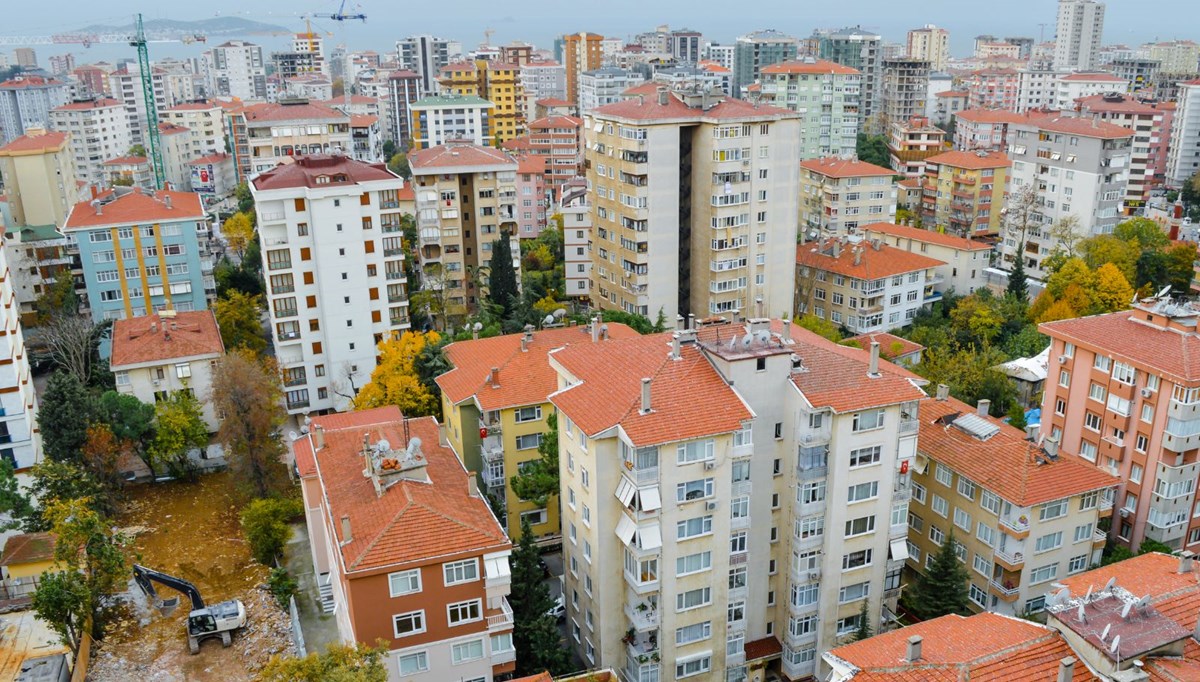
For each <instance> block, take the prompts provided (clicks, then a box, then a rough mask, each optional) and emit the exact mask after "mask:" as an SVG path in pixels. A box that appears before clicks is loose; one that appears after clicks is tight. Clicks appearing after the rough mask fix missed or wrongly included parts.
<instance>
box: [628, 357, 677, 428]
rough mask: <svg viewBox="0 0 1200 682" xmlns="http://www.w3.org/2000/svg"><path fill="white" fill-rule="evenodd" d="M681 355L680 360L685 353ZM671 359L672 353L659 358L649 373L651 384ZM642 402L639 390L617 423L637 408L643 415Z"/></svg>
mask: <svg viewBox="0 0 1200 682" xmlns="http://www.w3.org/2000/svg"><path fill="white" fill-rule="evenodd" d="M679 357H680V360H682V359H683V354H682V353H680V356H679ZM670 359H671V355H670V353H665V354H664V355H663V357H662V358H661V359H660V360H659V362H658V365H657V366H656V367H654V370H653V371H652V372H649V375H650V376H649V378H650V380H651V385H653V380H654V379H655V378H656V377H657V376H658V375H659V374H660V373H661V372H662V369H663V367H665V366H666V364H667V361H668V360H670ZM639 381H640V379H639ZM640 402H641V393H640V392H638V393H637V395H635V396H634V398H633V399H632V400H630V401H629V407H628V408H627V409H626V410H625V411H624V412H622V413H621V415H620V416H618V417H617V420H616V423H617V424H620V423H621V422H623V421H625V419H626V418H627V417H629V416H630V413H631V412H632V411H634V410H635V409H636V410H637V412H638V415H639V416H640V415H641V409H640V407H641V406H640Z"/></svg>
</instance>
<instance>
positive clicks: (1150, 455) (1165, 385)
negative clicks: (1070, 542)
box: [1040, 298, 1200, 551]
mask: <svg viewBox="0 0 1200 682" xmlns="http://www.w3.org/2000/svg"><path fill="white" fill-rule="evenodd" d="M1197 320H1200V311H1197V309H1196V307H1195V306H1194V305H1193V304H1191V303H1179V302H1175V301H1172V300H1170V299H1169V298H1162V299H1157V298H1150V299H1143V300H1141V301H1138V302H1136V303H1134V305H1133V307H1132V308H1131V309H1130V310H1125V311H1121V312H1117V313H1110V314H1107V315H1096V316H1091V317H1082V318H1078V319H1074V320H1063V321H1061V322H1054V323H1048V324H1044V325H1041V327H1040V329H1041V331H1042V333H1043V334H1046V335H1048V336H1049V337H1050V339H1051V346H1050V376H1049V377H1047V380H1046V386H1045V393H1044V397H1043V399H1042V408H1043V410H1042V415H1043V416H1042V432H1043V433H1044V434H1046V438H1047V439H1048V440H1051V441H1057V442H1058V443H1060V444H1061V447H1062V449H1064V450H1066V451H1069V452H1078V453H1079V456H1080V457H1081V458H1083V459H1084V460H1087V461H1088V462H1089V463H1091V464H1093V465H1094V466H1095V467H1097V468H1098V469H1101V470H1104V471H1107V472H1109V473H1111V474H1114V475H1116V476H1117V477H1118V478H1119V479H1120V482H1119V486H1118V490H1117V496H1116V501H1115V507H1116V509H1117V513H1116V514H1115V515H1114V516H1113V522H1112V532H1111V535H1112V537H1113V539H1114V540H1115V541H1117V542H1120V543H1121V544H1127V545H1128V546H1129V547H1131V548H1134V547H1138V546H1139V545H1140V544H1141V543H1142V542H1143V541H1144V540H1147V539H1152V540H1157V541H1159V542H1162V543H1164V544H1166V545H1168V546H1170V547H1172V548H1174V549H1190V550H1191V551H1195V550H1196V549H1197V545H1198V544H1200V517H1197V515H1196V513H1195V509H1196V490H1195V489H1196V481H1197V477H1198V476H1200V460H1198V459H1197V455H1198V453H1200V443H1198V442H1197V441H1198V438H1200V435H1198V434H1200V419H1198V418H1197V410H1198V408H1200V377H1197V376H1196V373H1195V371H1194V370H1192V369H1191V368H1190V367H1189V365H1188V359H1189V358H1190V357H1191V356H1192V354H1193V353H1194V352H1195V348H1196V347H1197V345H1198V344H1200V338H1198V337H1197V336H1196V331H1195V325H1196V322H1197ZM1163 344H1166V345H1165V346H1164V345H1163ZM1166 347H1170V348H1172V349H1173V350H1172V351H1158V350H1156V349H1160V348H1166ZM1056 370H1057V371H1056Z"/></svg>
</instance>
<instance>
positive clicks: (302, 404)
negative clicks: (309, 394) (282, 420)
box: [287, 398, 309, 410]
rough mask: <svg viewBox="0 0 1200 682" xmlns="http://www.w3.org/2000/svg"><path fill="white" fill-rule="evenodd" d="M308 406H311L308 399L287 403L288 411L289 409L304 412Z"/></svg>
mask: <svg viewBox="0 0 1200 682" xmlns="http://www.w3.org/2000/svg"><path fill="white" fill-rule="evenodd" d="M308 406H309V402H308V398H299V399H296V400H288V401H287V409H289V410H302V409H304V408H306V407H308Z"/></svg>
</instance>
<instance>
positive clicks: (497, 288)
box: [488, 231, 520, 320]
mask: <svg viewBox="0 0 1200 682" xmlns="http://www.w3.org/2000/svg"><path fill="white" fill-rule="evenodd" d="M488 268H489V272H490V275H489V280H488V300H489V301H490V302H492V303H493V304H495V305H498V306H500V307H501V308H502V309H503V311H504V312H503V313H502V314H501V316H500V317H501V319H505V320H507V319H508V318H509V317H511V316H512V312H513V306H514V305H516V302H517V298H518V297H519V296H520V291H518V290H517V271H516V270H515V269H514V268H513V264H512V246H511V245H510V244H509V240H508V232H504V231H501V232H500V238H499V239H497V240H496V241H494V242H492V259H491V260H490V261H489V262H488Z"/></svg>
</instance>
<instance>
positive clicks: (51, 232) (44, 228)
mask: <svg viewBox="0 0 1200 682" xmlns="http://www.w3.org/2000/svg"><path fill="white" fill-rule="evenodd" d="M3 200H4V198H3V197H0V201H3ZM8 227H9V231H7V232H5V233H4V238H5V239H9V240H11V241H14V242H21V243H24V244H28V243H30V242H44V241H50V240H54V239H65V237H64V236H63V234H62V233H61V232H59V231H58V228H57V227H55V226H54V225H53V224H50V225H21V226H20V227H19V228H18V229H17V231H15V232H14V231H12V227H13V226H11V225H10V226H8Z"/></svg>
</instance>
